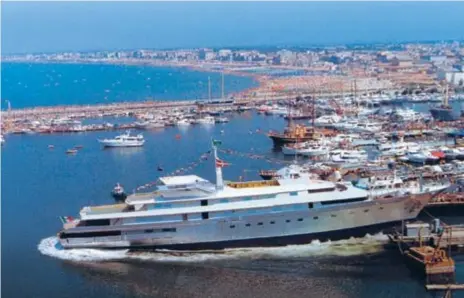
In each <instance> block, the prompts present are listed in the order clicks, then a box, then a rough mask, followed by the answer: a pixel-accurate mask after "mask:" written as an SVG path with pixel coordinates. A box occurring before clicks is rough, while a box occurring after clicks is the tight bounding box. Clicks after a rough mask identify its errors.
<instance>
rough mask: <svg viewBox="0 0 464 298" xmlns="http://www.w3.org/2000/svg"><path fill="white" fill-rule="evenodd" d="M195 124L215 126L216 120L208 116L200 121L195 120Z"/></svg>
mask: <svg viewBox="0 0 464 298" xmlns="http://www.w3.org/2000/svg"><path fill="white" fill-rule="evenodd" d="M195 123H197V124H215V123H216V120H215V119H214V117H212V116H206V117H203V118H199V119H197V120H195Z"/></svg>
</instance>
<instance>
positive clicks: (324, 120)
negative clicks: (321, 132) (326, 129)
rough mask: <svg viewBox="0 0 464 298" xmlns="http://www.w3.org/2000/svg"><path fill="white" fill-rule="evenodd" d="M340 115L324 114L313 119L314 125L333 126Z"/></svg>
mask: <svg viewBox="0 0 464 298" xmlns="http://www.w3.org/2000/svg"><path fill="white" fill-rule="evenodd" d="M341 119H342V117H340V116H338V115H324V116H321V117H319V118H317V119H315V120H314V125H316V126H333V125H334V124H335V123H338V122H340V120H341Z"/></svg>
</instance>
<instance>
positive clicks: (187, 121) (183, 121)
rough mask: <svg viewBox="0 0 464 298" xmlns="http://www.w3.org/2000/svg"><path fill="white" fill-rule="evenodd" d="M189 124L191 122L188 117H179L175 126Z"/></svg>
mask: <svg viewBox="0 0 464 298" xmlns="http://www.w3.org/2000/svg"><path fill="white" fill-rule="evenodd" d="M190 124H191V122H190V120H188V119H180V120H179V121H177V122H176V125H177V126H188V125H190Z"/></svg>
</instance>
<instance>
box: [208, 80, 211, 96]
mask: <svg viewBox="0 0 464 298" xmlns="http://www.w3.org/2000/svg"><path fill="white" fill-rule="evenodd" d="M208 99H209V100H210V101H211V77H208Z"/></svg>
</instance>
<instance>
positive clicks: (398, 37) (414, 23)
mask: <svg viewBox="0 0 464 298" xmlns="http://www.w3.org/2000/svg"><path fill="white" fill-rule="evenodd" d="M1 5H2V18H1V25H2V26H1V27H2V52H3V53H4V54H9V53H35V52H56V51H86V50H105V49H108V50H113V49H134V48H171V47H211V46H214V47H221V46H224V47H226V46H256V45H313V44H340V43H355V42H385V41H386V42H395V41H420V40H443V39H464V29H463V28H464V2H448V3H439V2H435V3H432V2H408V3H405V2H353V3H348V2H292V3H285V2H196V3H195V2H171V3H169V2H136V3H133V2H132V3H131V2H94V3H92V2H19V3H18V2H6V3H5V2H2V4H1Z"/></svg>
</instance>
